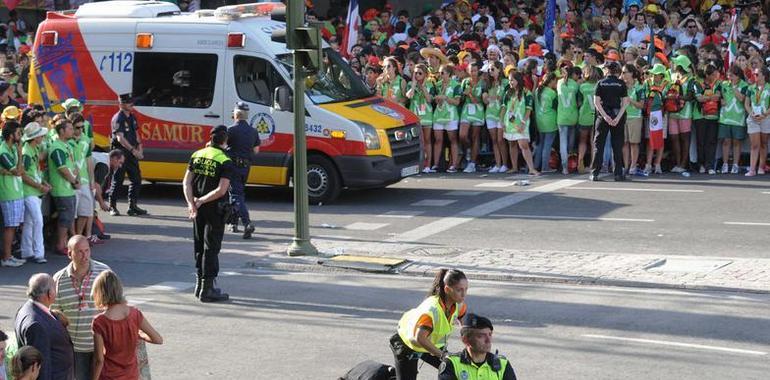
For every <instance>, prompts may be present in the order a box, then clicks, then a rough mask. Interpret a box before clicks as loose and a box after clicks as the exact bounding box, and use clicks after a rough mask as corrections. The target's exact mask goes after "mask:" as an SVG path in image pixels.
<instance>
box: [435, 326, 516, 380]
mask: <svg viewBox="0 0 770 380" xmlns="http://www.w3.org/2000/svg"><path fill="white" fill-rule="evenodd" d="M460 336H461V337H462V341H463V345H465V349H464V350H462V351H461V352H459V353H456V354H451V355H448V356H447V357H446V359H444V362H443V363H441V367H439V373H438V379H439V380H477V379H502V380H516V374H515V373H514V372H513V368H512V367H511V363H510V362H509V361H508V359H506V358H505V357H503V356H499V355H497V354H493V353H491V352H490V351H492V322H491V321H490V320H489V319H487V318H484V317H482V316H479V315H476V314H473V313H471V314H468V315H466V316H465V318H463V328H462V329H461V330H460Z"/></svg>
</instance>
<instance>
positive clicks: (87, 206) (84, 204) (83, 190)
mask: <svg viewBox="0 0 770 380" xmlns="http://www.w3.org/2000/svg"><path fill="white" fill-rule="evenodd" d="M75 197H76V198H77V207H76V215H77V216H78V217H81V216H82V217H89V216H94V193H93V192H92V191H91V187H90V186H88V185H87V184H83V185H81V186H80V189H77V190H75Z"/></svg>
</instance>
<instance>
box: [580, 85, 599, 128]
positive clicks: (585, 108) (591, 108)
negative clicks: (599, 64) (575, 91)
mask: <svg viewBox="0 0 770 380" xmlns="http://www.w3.org/2000/svg"><path fill="white" fill-rule="evenodd" d="M579 91H580V95H581V96H582V97H583V103H581V104H580V109H579V110H578V125H583V126H593V125H594V116H595V114H596V106H595V105H594V94H596V83H589V82H585V83H581V84H580V87H579Z"/></svg>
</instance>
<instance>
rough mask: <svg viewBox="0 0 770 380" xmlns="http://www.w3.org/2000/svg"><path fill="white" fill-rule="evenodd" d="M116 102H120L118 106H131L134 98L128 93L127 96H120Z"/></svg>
mask: <svg viewBox="0 0 770 380" xmlns="http://www.w3.org/2000/svg"><path fill="white" fill-rule="evenodd" d="M118 100H120V104H131V103H133V102H134V97H133V96H131V93H130V92H129V93H127V94H120V96H119V97H118Z"/></svg>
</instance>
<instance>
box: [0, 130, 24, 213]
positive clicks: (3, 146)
mask: <svg viewBox="0 0 770 380" xmlns="http://www.w3.org/2000/svg"><path fill="white" fill-rule="evenodd" d="M18 164H19V153H18V151H17V149H16V145H11V146H9V145H8V144H7V143H6V142H5V141H3V142H0V167H2V168H3V169H5V170H13V169H16V168H17V166H18ZM23 184H24V181H22V180H21V176H18V175H13V174H10V173H8V174H1V175H0V201H15V200H18V199H23V198H24V190H23V187H22V185H23Z"/></svg>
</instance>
